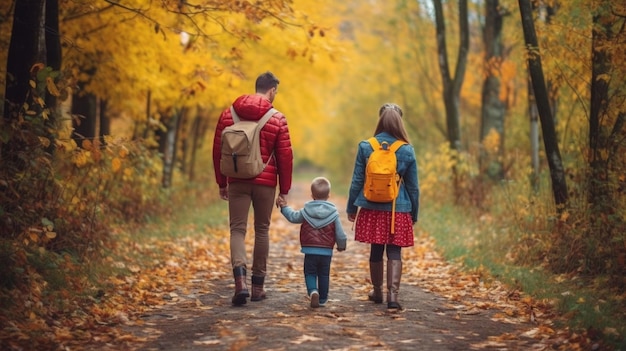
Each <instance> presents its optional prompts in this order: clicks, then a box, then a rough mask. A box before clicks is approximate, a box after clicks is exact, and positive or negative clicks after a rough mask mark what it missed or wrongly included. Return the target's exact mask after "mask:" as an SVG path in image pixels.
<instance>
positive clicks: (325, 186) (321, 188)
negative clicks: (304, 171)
mask: <svg viewBox="0 0 626 351" xmlns="http://www.w3.org/2000/svg"><path fill="white" fill-rule="evenodd" d="M311 195H312V196H313V199H315V200H327V199H328V196H329V195H330V181H329V180H328V179H326V178H324V177H317V178H315V179H313V181H312V182H311Z"/></svg>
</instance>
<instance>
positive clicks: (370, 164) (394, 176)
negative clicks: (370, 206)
mask: <svg viewBox="0 0 626 351" xmlns="http://www.w3.org/2000/svg"><path fill="white" fill-rule="evenodd" d="M368 142H369V143H370V145H372V149H374V151H373V152H372V154H371V155H370V157H369V159H368V160H367V164H366V166H365V183H364V185H363V195H364V196H365V198H366V199H367V200H368V201H372V202H383V203H384V202H393V205H392V217H391V233H394V229H395V225H394V221H395V211H396V208H395V207H396V198H397V197H398V192H399V190H400V181H401V178H400V175H399V174H398V172H397V169H396V166H397V163H398V161H397V159H396V151H397V150H398V149H399V148H400V147H401V146H402V145H404V144H406V142H404V141H402V140H396V141H395V142H393V143H392V144H391V145H389V143H388V142H386V141H384V142H382V143H379V142H378V140H376V138H374V137H372V138H370V139H368Z"/></svg>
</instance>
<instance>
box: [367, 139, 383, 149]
mask: <svg viewBox="0 0 626 351" xmlns="http://www.w3.org/2000/svg"><path fill="white" fill-rule="evenodd" d="M367 141H368V142H369V143H370V145H372V149H374V150H378V149H380V143H379V142H378V139H376V138H374V137H371V138H369V139H367Z"/></svg>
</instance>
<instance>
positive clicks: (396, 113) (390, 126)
mask: <svg viewBox="0 0 626 351" xmlns="http://www.w3.org/2000/svg"><path fill="white" fill-rule="evenodd" d="M378 116H379V118H378V124H377V125H376V130H375V131H374V137H375V138H376V139H377V140H378V142H379V143H383V142H387V143H388V144H389V145H391V144H392V143H393V142H394V141H396V140H401V141H404V142H406V144H404V145H402V146H401V147H400V148H399V149H398V150H397V151H396V159H397V173H398V174H399V175H400V177H401V182H400V190H399V193H398V197H397V198H396V201H395V214H394V216H392V208H393V206H394V204H393V202H387V203H378V202H372V201H368V200H367V199H366V198H365V196H364V194H363V184H364V180H365V167H366V164H367V160H368V158H369V157H370V155H371V154H372V152H373V151H374V150H373V148H372V146H371V144H370V143H369V142H368V141H367V140H363V141H361V142H360V143H359V146H358V150H357V155H356V161H355V164H354V172H353V174H352V183H351V185H350V196H349V198H348V206H347V210H346V212H347V213H348V220H349V221H350V222H354V221H356V223H355V229H354V230H355V240H356V241H360V242H364V243H368V244H371V247H370V258H369V264H370V276H371V280H372V285H373V290H372V291H371V292H370V293H369V295H368V299H369V300H371V301H374V302H375V303H382V302H383V293H382V285H383V268H384V267H383V265H384V264H383V254H384V253H385V252H386V253H387V308H388V309H401V308H402V307H401V306H400V304H399V303H398V291H399V289H400V278H401V276H402V252H401V249H402V247H410V246H413V225H414V224H415V223H416V222H417V213H418V209H419V184H418V178H417V161H416V159H415V151H414V150H413V146H411V144H410V143H409V138H408V136H407V133H406V130H405V128H404V124H403V122H402V109H400V106H398V105H396V104H391V103H386V104H384V105H382V106H381V108H380V110H379V112H378ZM357 211H358V217H357ZM392 218H395V220H394V224H395V230H394V233H393V234H392V229H391V228H392V226H391V221H392Z"/></svg>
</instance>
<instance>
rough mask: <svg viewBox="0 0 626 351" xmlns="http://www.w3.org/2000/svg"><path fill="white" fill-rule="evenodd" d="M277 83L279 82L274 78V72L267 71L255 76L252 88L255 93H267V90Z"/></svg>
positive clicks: (274, 86)
mask: <svg viewBox="0 0 626 351" xmlns="http://www.w3.org/2000/svg"><path fill="white" fill-rule="evenodd" d="M278 83H280V81H279V80H278V78H276V76H275V75H274V73H272V72H270V71H267V72H265V73H262V74H261V75H259V77H257V79H256V84H255V86H254V88H255V90H256V92H257V93H261V94H264V93H267V91H268V90H270V89H272V88H276V87H278Z"/></svg>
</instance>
